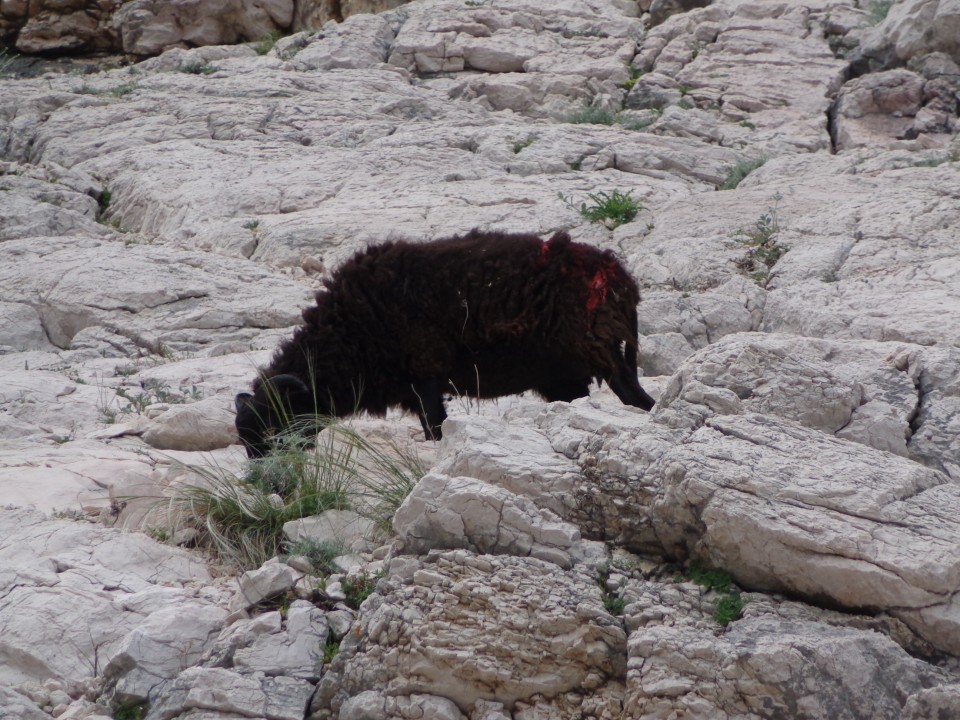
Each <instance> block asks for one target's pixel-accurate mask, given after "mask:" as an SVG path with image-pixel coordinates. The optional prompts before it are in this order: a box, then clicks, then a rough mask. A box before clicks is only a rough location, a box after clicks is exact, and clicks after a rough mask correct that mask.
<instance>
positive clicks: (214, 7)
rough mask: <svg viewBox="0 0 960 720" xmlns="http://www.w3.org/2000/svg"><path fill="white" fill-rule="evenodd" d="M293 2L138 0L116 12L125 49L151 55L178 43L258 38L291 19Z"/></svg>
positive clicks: (222, 41) (115, 17) (203, 43)
mask: <svg viewBox="0 0 960 720" xmlns="http://www.w3.org/2000/svg"><path fill="white" fill-rule="evenodd" d="M293 6H294V4H293V2H292V1H291V0H270V1H269V2H262V3H254V2H250V1H249V0H220V1H218V2H216V3H209V2H204V3H201V2H189V1H181V2H163V1H158V0H134V2H131V3H126V4H124V5H123V7H121V8H120V9H119V10H118V11H117V12H116V13H115V15H114V17H113V22H114V25H115V26H116V27H117V28H118V30H119V32H120V35H121V42H122V47H123V51H124V52H127V53H132V54H135V55H152V54H155V53H158V52H161V51H162V50H165V49H167V48H169V47H173V46H176V45H179V44H184V45H187V46H195V45H225V44H228V43H234V42H238V41H242V40H260V39H261V38H263V37H264V36H266V35H268V34H269V33H270V32H271V31H276V30H278V29H287V28H289V27H290V26H291V25H292V23H293Z"/></svg>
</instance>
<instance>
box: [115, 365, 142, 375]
mask: <svg viewBox="0 0 960 720" xmlns="http://www.w3.org/2000/svg"><path fill="white" fill-rule="evenodd" d="M138 372H139V370H138V369H137V367H136V366H135V365H117V366H116V367H114V368H113V374H114V375H118V376H119V377H130V376H131V375H136V374H137V373H138Z"/></svg>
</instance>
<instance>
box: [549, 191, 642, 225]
mask: <svg viewBox="0 0 960 720" xmlns="http://www.w3.org/2000/svg"><path fill="white" fill-rule="evenodd" d="M630 192H631V191H627V192H626V193H622V192H620V191H619V190H614V191H613V192H610V193H608V192H604V191H600V192H596V193H588V194H587V198H588V199H589V200H591V201H592V204H591V205H587V203H585V202H582V203H580V205H579V206H578V205H577V204H576V203H575V202H574V201H573V200H572V199H571V198H569V197H567V196H566V195H564V194H563V193H557V197H558V198H560V200H561V201H563V203H564V204H565V205H567V207H569V208H571V209H573V210H576V211H577V212H578V213H579V214H580V215H581V217H584V218H586V219H587V220H588V221H590V222H592V223H602V224H603V225H605V226H606V227H608V228H610V229H611V230H612V229H613V228H616V227H619V226H620V225H624V224H626V223H628V222H630V221H632V220H633V219H634V218H636V217H637V213H639V212H640V210H641V209H642V207H643V206H642V205H641V203H640V202H639V201H638V200H635V199H634V198H632V197H631V196H630Z"/></svg>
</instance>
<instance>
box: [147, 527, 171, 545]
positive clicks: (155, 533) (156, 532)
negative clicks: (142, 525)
mask: <svg viewBox="0 0 960 720" xmlns="http://www.w3.org/2000/svg"><path fill="white" fill-rule="evenodd" d="M146 534H147V535H148V536H149V537H152V538H153V539H154V540H156V541H157V542H158V543H168V542H170V538H171V535H170V531H169V530H167V529H166V528H160V527H151V528H147V529H146Z"/></svg>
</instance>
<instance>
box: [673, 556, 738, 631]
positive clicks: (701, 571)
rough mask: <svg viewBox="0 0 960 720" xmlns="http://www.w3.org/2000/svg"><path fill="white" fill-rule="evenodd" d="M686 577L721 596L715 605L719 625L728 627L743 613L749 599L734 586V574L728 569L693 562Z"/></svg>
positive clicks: (714, 611)
mask: <svg viewBox="0 0 960 720" xmlns="http://www.w3.org/2000/svg"><path fill="white" fill-rule="evenodd" d="M686 577H687V579H688V580H690V581H692V582H695V583H696V584H697V585H700V586H702V587H705V588H706V589H707V590H713V591H715V592H716V593H717V594H718V596H719V597H718V598H717V601H716V602H715V603H714V605H713V619H714V620H715V621H716V622H717V623H718V624H719V625H722V626H723V627H726V626H727V625H729V624H730V623H731V622H733V621H734V620H736V619H738V618H739V617H740V616H741V615H742V614H743V608H744V607H745V606H746V604H747V601H746V600H745V599H744V598H743V597H742V596H741V595H740V590H739V589H737V588H736V587H735V586H734V583H733V576H732V575H731V574H730V573H729V572H727V571H726V570H721V569H719V568H709V567H706V566H705V565H703V564H701V563H698V562H693V563H691V564H690V566H689V567H688V568H687V571H686Z"/></svg>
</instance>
